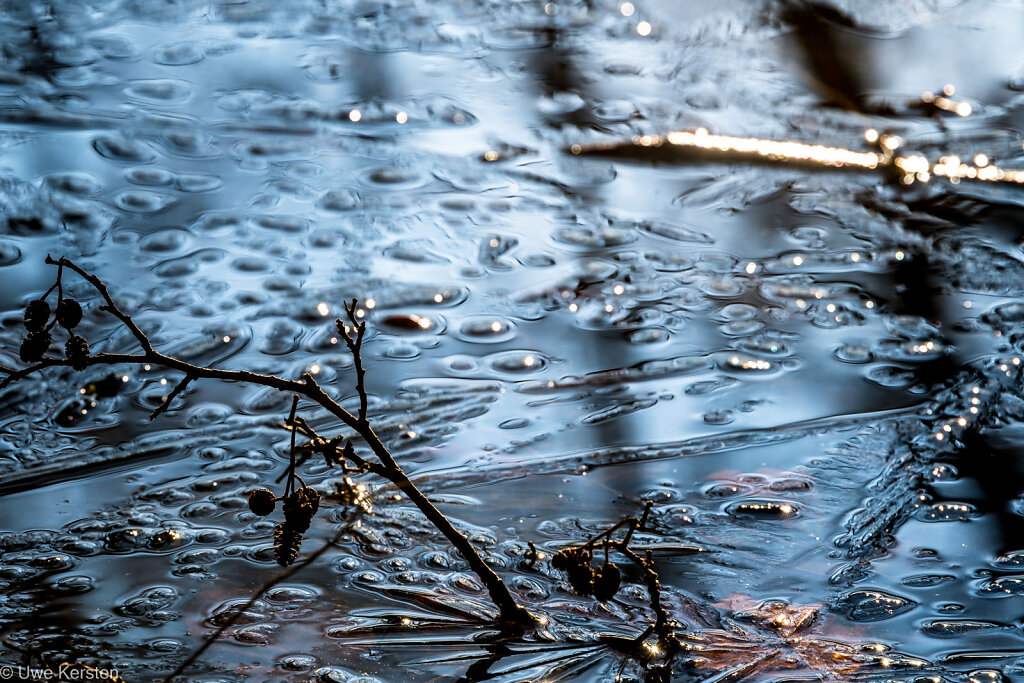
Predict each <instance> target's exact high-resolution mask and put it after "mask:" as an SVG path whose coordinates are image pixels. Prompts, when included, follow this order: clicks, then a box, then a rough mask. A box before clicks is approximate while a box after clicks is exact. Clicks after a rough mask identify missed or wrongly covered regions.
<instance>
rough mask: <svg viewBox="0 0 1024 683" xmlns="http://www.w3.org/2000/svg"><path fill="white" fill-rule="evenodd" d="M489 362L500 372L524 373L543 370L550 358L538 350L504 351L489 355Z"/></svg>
mask: <svg viewBox="0 0 1024 683" xmlns="http://www.w3.org/2000/svg"><path fill="white" fill-rule="evenodd" d="M488 364H489V365H490V366H491V368H493V369H494V370H497V371H498V372H505V373H511V374H524V373H531V372H539V371H540V370H543V369H544V368H546V367H547V365H548V359H547V358H545V357H544V356H543V355H541V354H540V353H538V352H536V351H502V352H501V353H496V354H493V355H491V356H488Z"/></svg>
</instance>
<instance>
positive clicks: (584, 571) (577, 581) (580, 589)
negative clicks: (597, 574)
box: [567, 564, 594, 596]
mask: <svg viewBox="0 0 1024 683" xmlns="http://www.w3.org/2000/svg"><path fill="white" fill-rule="evenodd" d="M567 574H568V576H569V585H570V586H572V590H573V592H574V593H576V595H584V596H586V595H593V593H594V570H593V569H592V568H591V566H590V565H589V564H585V565H577V566H575V567H572V568H571V569H569V571H568V572H567Z"/></svg>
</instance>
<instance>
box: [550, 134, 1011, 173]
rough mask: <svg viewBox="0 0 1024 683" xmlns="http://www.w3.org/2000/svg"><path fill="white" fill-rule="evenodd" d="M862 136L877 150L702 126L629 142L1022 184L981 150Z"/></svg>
mask: <svg viewBox="0 0 1024 683" xmlns="http://www.w3.org/2000/svg"><path fill="white" fill-rule="evenodd" d="M864 138H865V140H867V141H869V142H874V143H876V144H877V145H878V147H879V148H880V150H881V151H879V152H858V151H856V150H851V149H844V148H842V147H828V146H825V145H809V144H806V143H802V142H792V141H787V140H768V139H762V138H745V137H735V136H730V135H715V134H713V133H709V132H708V130H707V129H706V128H698V129H697V130H694V131H673V132H671V133H668V134H667V135H636V136H634V137H633V138H632V139H631V140H630V142H631V144H633V145H634V146H636V147H655V148H660V147H664V146H666V145H671V146H674V147H685V148H691V149H699V150H708V151H715V152H723V153H729V154H736V155H746V156H755V157H761V158H765V159H771V160H773V161H779V162H782V163H806V164H818V165H821V166H830V167H833V168H843V167H852V168H860V169H866V170H882V169H887V168H893V167H894V168H895V169H896V170H897V171H898V179H899V180H900V181H901V182H903V183H904V184H906V185H910V184H913V183H915V182H922V183H926V182H929V181H930V180H931V179H932V178H933V177H940V178H946V179H948V180H949V181H950V182H952V183H958V182H960V181H961V180H965V179H966V180H979V181H983V182H997V183H1014V184H1018V185H1024V170H1016V169H1006V168H1000V167H999V166H997V165H995V164H993V163H992V159H991V158H990V157H989V156H988V155H986V154H977V155H975V156H974V159H973V161H974V163H973V164H968V163H965V162H963V161H962V160H961V159H960V158H959V157H957V156H953V155H950V156H943V157H941V158H940V159H939V160H938V161H937V162H933V161H931V160H929V159H928V158H927V157H925V156H923V155H921V154H907V155H900V156H897V155H896V154H895V152H896V150H897V149H899V148H900V146H901V145H902V144H903V141H902V140H901V139H900V138H899V137H897V136H895V135H881V134H879V133H878V131H877V130H874V129H869V130H867V131H866V132H865V134H864ZM620 145H621V143H595V144H588V145H581V144H573V145H572V146H570V147H569V152H570V153H572V154H585V153H593V152H605V151H610V150H613V149H616V148H618V147H619V146H620Z"/></svg>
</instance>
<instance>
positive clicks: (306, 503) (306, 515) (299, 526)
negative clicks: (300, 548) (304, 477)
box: [283, 486, 320, 532]
mask: <svg viewBox="0 0 1024 683" xmlns="http://www.w3.org/2000/svg"><path fill="white" fill-rule="evenodd" d="M283 508H284V521H285V523H286V524H288V525H289V526H291V527H292V528H293V529H295V530H297V531H299V532H303V531H305V530H306V529H308V528H309V524H310V522H312V521H313V515H315V514H316V511H317V510H318V509H320V494H319V493H317V491H316V489H313V488H310V487H309V486H303V487H302V488H300V489H296V490H295V491H293V492H292V494H291V495H290V496H288V497H287V498H285V499H284V506H283Z"/></svg>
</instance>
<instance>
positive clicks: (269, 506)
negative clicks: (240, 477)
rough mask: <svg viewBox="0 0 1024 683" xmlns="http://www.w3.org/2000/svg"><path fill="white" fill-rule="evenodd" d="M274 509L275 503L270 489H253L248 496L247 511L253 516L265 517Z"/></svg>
mask: <svg viewBox="0 0 1024 683" xmlns="http://www.w3.org/2000/svg"><path fill="white" fill-rule="evenodd" d="M275 507H277V501H276V500H274V492H273V491H271V490H270V489H253V491H252V493H250V494H249V509H250V510H252V513H253V514H254V515H259V516H260V517H266V516H267V515H269V514H270V513H271V512H273V511H274V508H275Z"/></svg>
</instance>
